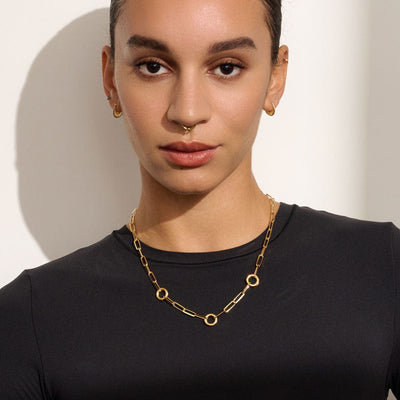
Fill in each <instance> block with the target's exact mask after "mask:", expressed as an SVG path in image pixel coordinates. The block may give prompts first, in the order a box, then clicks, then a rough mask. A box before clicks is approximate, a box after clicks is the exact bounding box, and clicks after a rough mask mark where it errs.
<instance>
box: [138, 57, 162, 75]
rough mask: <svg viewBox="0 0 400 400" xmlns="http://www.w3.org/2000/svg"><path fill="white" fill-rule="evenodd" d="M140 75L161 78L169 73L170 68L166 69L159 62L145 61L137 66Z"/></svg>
mask: <svg viewBox="0 0 400 400" xmlns="http://www.w3.org/2000/svg"><path fill="white" fill-rule="evenodd" d="M136 68H137V69H138V70H139V72H140V73H142V74H143V75H146V76H159V75H163V74H166V73H168V68H166V67H164V66H163V65H162V64H161V63H159V62H158V61H152V60H150V61H143V62H140V63H138V64H136Z"/></svg>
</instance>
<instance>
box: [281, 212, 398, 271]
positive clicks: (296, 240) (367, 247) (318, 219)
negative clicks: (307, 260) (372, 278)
mask: <svg viewBox="0 0 400 400" xmlns="http://www.w3.org/2000/svg"><path fill="white" fill-rule="evenodd" d="M280 236H282V237H284V238H286V240H284V242H285V243H286V247H293V248H294V249H297V250H298V252H300V253H301V254H304V256H305V257H308V255H310V257H311V256H314V257H319V258H318V259H319V261H321V260H324V259H326V260H335V261H336V262H337V263H341V264H343V265H349V263H351V264H352V265H353V266H355V265H359V266H360V267H362V268H366V267H367V266H374V268H375V267H378V266H382V265H383V264H384V265H386V266H387V268H386V269H387V270H388V271H389V270H391V269H392V267H393V266H400V260H399V257H400V256H399V254H400V231H399V229H398V228H396V226H395V225H394V224H393V223H391V222H373V221H364V220H359V219H355V218H349V217H346V216H342V215H337V214H333V213H330V212H326V211H319V210H314V209H312V208H309V207H300V206H297V205H294V206H292V207H291V213H290V217H289V218H288V221H287V224H286V227H285V229H284V230H283V231H282V232H281V235H280ZM379 268H380V267H379Z"/></svg>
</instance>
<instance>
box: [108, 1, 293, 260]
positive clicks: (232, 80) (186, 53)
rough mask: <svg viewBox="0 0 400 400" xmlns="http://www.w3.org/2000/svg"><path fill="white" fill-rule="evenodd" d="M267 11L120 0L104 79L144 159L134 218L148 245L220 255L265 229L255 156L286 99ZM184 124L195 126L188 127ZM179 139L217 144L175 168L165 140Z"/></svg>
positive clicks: (242, 5) (252, 5)
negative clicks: (264, 126) (199, 159)
mask: <svg viewBox="0 0 400 400" xmlns="http://www.w3.org/2000/svg"><path fill="white" fill-rule="evenodd" d="M264 15H265V8H264V6H263V5H262V3H261V1H260V0H201V1H200V0H185V1H182V0H168V1H165V0H128V1H127V3H126V5H125V6H124V8H123V12H122V14H121V16H120V18H119V20H118V23H117V26H116V31H115V58H114V59H112V58H111V56H110V48H109V47H108V46H105V47H104V48H103V54H102V57H103V82H104V90H105V93H106V95H107V96H111V99H110V106H111V107H112V108H113V107H114V106H115V105H117V108H118V110H121V111H122V112H123V119H124V123H125V126H126V130H127V133H128V136H129V139H130V141H131V143H132V145H133V148H134V150H135V152H136V154H137V157H138V160H139V163H140V171H141V176H142V195H141V201H140V204H139V207H138V213H137V218H136V223H137V226H138V230H139V237H140V238H141V240H143V241H144V242H146V243H147V244H149V245H151V246H154V247H157V248H161V249H164V250H174V251H189V252H190V251H214V250H220V249H225V248H229V247H234V246H237V245H240V244H243V243H246V242H248V241H249V240H251V239H253V238H254V237H256V236H257V235H258V234H260V233H261V232H262V231H263V230H264V229H265V227H266V225H267V224H268V222H269V204H268V201H267V199H266V198H265V196H264V194H263V193H262V192H261V190H260V189H259V187H258V186H257V183H256V181H255V179H254V176H253V174H252V171H251V151H252V146H253V143H254V140H255V137H256V133H257V129H258V124H259V120H260V116H261V113H262V111H263V110H266V111H269V110H271V109H272V108H273V104H274V106H275V107H277V106H278V104H279V101H280V98H281V96H282V94H283V91H284V87H285V79H286V70H287V62H284V61H283V60H284V59H287V58H288V49H287V47H286V46H282V47H281V49H280V53H279V59H278V62H277V63H276V64H273V63H272V61H271V39H270V34H269V31H268V28H267V26H266V23H265V20H264ZM143 38H146V40H143ZM138 39H140V40H138ZM148 39H151V40H153V41H149V40H148ZM154 41H156V42H154ZM221 43H224V44H225V47H224V48H221ZM227 43H228V44H229V49H226V47H227ZM154 44H156V45H157V46H154ZM165 47H166V48H165ZM210 49H212V51H210ZM181 124H185V125H187V126H192V125H196V127H195V129H193V130H192V131H191V132H190V133H189V134H184V133H185V131H184V130H183V129H182V127H181ZM179 141H183V142H201V143H205V144H207V145H211V146H215V147H216V148H217V150H216V152H215V155H214V157H213V158H212V159H211V161H209V162H208V163H206V164H205V165H201V166H199V167H182V166H177V165H174V164H173V163H171V162H170V161H168V160H167V159H166V158H165V156H164V154H163V152H162V151H160V146H165V145H167V144H169V143H172V142H179ZM227 199H229V201H227ZM182 237H184V238H185V240H184V241H183V240H182Z"/></svg>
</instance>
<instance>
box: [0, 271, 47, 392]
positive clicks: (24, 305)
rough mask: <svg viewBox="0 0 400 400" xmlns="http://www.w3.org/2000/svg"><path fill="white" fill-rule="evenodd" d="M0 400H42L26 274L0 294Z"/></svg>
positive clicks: (40, 367) (3, 289) (37, 350)
mask: <svg viewBox="0 0 400 400" xmlns="http://www.w3.org/2000/svg"><path fill="white" fill-rule="evenodd" d="M0 398H1V399H2V400H28V399H29V400H44V399H48V397H47V396H46V395H45V385H44V375H43V370H42V365H41V360H40V353H39V348H38V344H37V342H36V337H35V327H34V322H33V320H32V312H31V283H30V278H29V275H28V273H27V272H23V273H22V274H21V275H20V276H19V277H18V278H16V279H15V280H14V281H13V282H11V283H10V284H8V285H7V286H5V287H4V288H2V289H1V290H0Z"/></svg>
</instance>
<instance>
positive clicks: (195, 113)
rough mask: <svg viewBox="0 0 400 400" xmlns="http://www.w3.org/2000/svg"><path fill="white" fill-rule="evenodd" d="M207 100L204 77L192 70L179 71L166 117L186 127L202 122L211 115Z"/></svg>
mask: <svg viewBox="0 0 400 400" xmlns="http://www.w3.org/2000/svg"><path fill="white" fill-rule="evenodd" d="M209 100H210V99H209V98H208V96H207V90H206V82H205V81H204V78H202V77H198V76H196V75H195V73H193V72H186V73H181V74H180V76H179V77H178V78H177V81H176V83H175V85H174V87H173V90H172V92H171V97H170V102H169V107H168V111H167V119H168V120H169V121H170V122H173V123H175V124H177V125H179V126H181V127H182V126H183V127H188V128H190V127H194V126H196V125H199V124H204V123H206V122H207V121H208V120H209V119H210V116H211V107H210V103H209ZM185 132H190V129H189V130H186V129H185Z"/></svg>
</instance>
